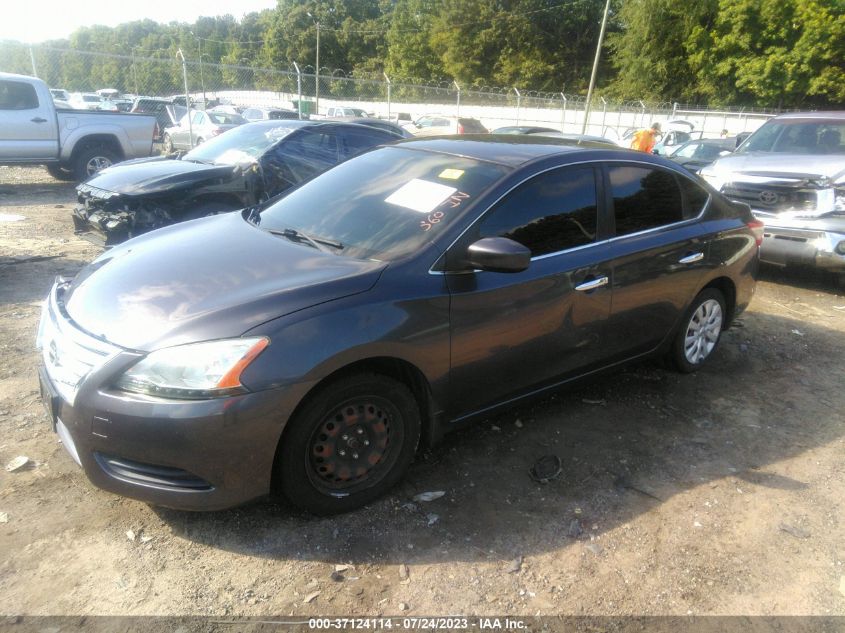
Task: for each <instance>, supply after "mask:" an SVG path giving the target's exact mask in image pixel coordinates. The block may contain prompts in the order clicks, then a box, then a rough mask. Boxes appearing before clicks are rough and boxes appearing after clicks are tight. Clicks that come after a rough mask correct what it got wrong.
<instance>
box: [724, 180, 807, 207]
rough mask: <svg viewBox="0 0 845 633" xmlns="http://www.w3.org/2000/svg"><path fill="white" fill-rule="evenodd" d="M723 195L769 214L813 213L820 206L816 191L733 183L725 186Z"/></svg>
mask: <svg viewBox="0 0 845 633" xmlns="http://www.w3.org/2000/svg"><path fill="white" fill-rule="evenodd" d="M722 193H723V194H725V195H726V196H727V197H728V198H730V199H731V200H736V201H737V202H744V203H746V204H748V205H749V206H751V208H752V209H756V210H760V211H765V212H769V213H780V212H782V211H813V210H814V209H816V207H817V206H818V195H817V193H816V190H814V189H800V188H797V187H789V186H784V185H764V184H757V183H748V182H731V183H728V184H727V185H725V187H724V189H723V190H722Z"/></svg>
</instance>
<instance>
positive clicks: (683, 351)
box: [672, 288, 727, 373]
mask: <svg viewBox="0 0 845 633" xmlns="http://www.w3.org/2000/svg"><path fill="white" fill-rule="evenodd" d="M726 315H727V311H726V310H725V298H724V296H723V295H722V293H721V292H720V291H718V290H716V289H715V288H706V289H705V290H703V291H701V292H700V293H699V294H698V296H697V297H696V298H695V300H693V302H692V305H690V307H689V309H688V310H687V312H686V314H685V315H684V319H683V321H682V323H683V326H682V327H681V329H680V330H679V331H678V335H677V337H676V338H675V342H674V344H673V346H672V360H673V361H674V363H675V366H676V367H677V368H678V369H679V370H680V371H682V372H684V373H691V372H694V371H697V370H698V369H700V368H701V367H702V366H703V365H704V363H705V362H706V361H707V359H708V358H710V356H711V355H712V354H713V351H714V350H715V349H716V347H717V346H718V344H719V339H720V338H721V336H722V330H723V328H724V327H725V318H726Z"/></svg>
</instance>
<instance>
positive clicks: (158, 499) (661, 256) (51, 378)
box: [38, 135, 762, 514]
mask: <svg viewBox="0 0 845 633" xmlns="http://www.w3.org/2000/svg"><path fill="white" fill-rule="evenodd" d="M502 138H503V137H498V139H497V138H495V137H490V136H489V135H486V136H475V137H466V138H465V139H464V140H459V139H458V138H439V139H431V140H411V141H404V142H400V143H398V144H396V145H392V146H388V147H382V148H378V149H375V150H371V151H369V152H367V153H365V154H363V155H361V156H358V157H356V158H353V159H351V160H349V161H346V162H345V163H342V164H340V165H339V166H337V167H335V168H333V169H330V170H329V171H327V172H326V173H324V174H322V175H321V176H318V177H317V178H315V179H313V180H311V181H309V182H307V183H305V184H303V185H301V186H299V187H298V188H296V189H294V190H292V191H291V192H290V193H288V194H287V195H286V196H285V197H284V198H282V199H281V200H279V201H278V202H276V203H275V204H272V205H271V206H269V207H267V208H265V209H263V210H261V209H256V208H253V209H247V210H245V211H243V212H242V213H235V214H228V215H221V216H216V217H209V218H202V219H198V220H195V221H193V222H185V223H181V224H177V225H175V226H171V227H166V228H164V229H161V230H160V231H156V232H154V233H151V234H149V235H146V236H142V237H140V238H137V239H134V240H130V241H129V242H126V243H125V244H123V245H120V246H118V247H116V248H114V249H112V250H110V251H108V252H106V253H104V254H103V255H102V256H100V257H99V258H98V259H97V260H95V261H94V262H93V263H92V264H90V265H89V266H87V267H86V268H84V269H83V270H82V271H81V272H80V273H79V274H78V275H77V276H76V278H75V279H73V280H67V281H65V280H59V281H58V282H57V283H56V284H55V285H54V287H53V288H52V290H51V291H50V294H49V296H48V298H47V301H46V302H45V305H44V311H43V315H42V318H41V323H40V327H39V333H38V345H39V347H40V349H41V352H42V365H41V368H40V377H41V389H42V393H43V397H44V400H45V403H46V404H47V407H48V409H49V411H50V421H51V424H52V426H53V428H54V429H55V430H56V432H57V433H58V434H59V436H60V437H61V438H62V440H63V444H64V446H65V448H66V449H67V450H68V451H69V452H70V454H71V456H72V457H73V459H74V460H75V461H76V462H77V463H78V464H79V465H80V466H81V467H82V468H83V469H84V471H85V473H86V474H87V476H88V477H89V478H90V480H91V481H92V482H93V483H94V484H95V485H97V486H100V487H101V488H104V489H106V490H110V491H112V492H115V493H118V494H122V495H126V496H129V497H134V498H137V499H142V500H145V501H148V502H151V503H155V504H161V505H166V506H172V507H177V508H186V509H197V510H207V509H213V508H226V507H230V506H233V505H236V504H240V503H244V502H246V501H249V500H250V499H254V498H257V497H262V496H264V495H266V494H268V493H269V492H270V491H271V490H273V489H276V490H280V491H281V492H282V493H283V494H284V495H285V496H286V497H287V498H288V499H289V500H290V501H291V502H293V503H294V504H296V505H298V506H300V507H302V508H306V509H308V510H310V511H312V512H314V513H319V514H329V513H335V512H342V511H346V510H350V509H353V508H357V507H360V506H361V505H363V504H366V503H368V502H370V501H372V500H373V499H375V498H377V497H378V496H379V495H382V494H383V493H384V492H385V491H387V490H388V489H389V488H390V487H391V486H392V485H393V484H395V483H396V482H397V481H398V480H399V479H400V478H401V477H402V475H403V473H404V472H405V471H406V470H407V468H408V466H409V465H410V463H411V461H412V460H413V458H414V454H415V453H416V450H417V447H418V446H420V445H423V444H424V445H430V444H432V443H434V442H435V441H436V440H437V439H438V438H439V437H440V436H441V435H442V434H443V433H445V432H447V431H449V430H451V429H454V428H457V427H458V426H460V425H461V424H464V423H466V422H470V421H472V420H474V419H478V418H484V417H487V416H489V415H491V414H492V413H493V412H495V411H497V410H499V409H500V408H502V407H506V406H510V405H512V404H513V403H515V402H519V401H522V400H523V399H525V398H531V397H536V396H538V395H542V394H545V393H548V392H549V391H550V390H552V389H555V388H558V387H560V386H561V385H564V384H566V383H569V382H570V381H572V380H574V379H576V378H579V377H583V376H587V375H590V374H593V373H594V372H596V371H598V370H601V369H605V368H608V367H612V366H617V365H619V364H620V363H623V362H628V361H635V360H638V359H642V358H645V357H648V356H653V355H666V356H668V357H669V358H670V359H671V360H672V362H673V363H674V364H675V366H676V367H677V368H678V369H679V370H680V371H682V372H692V371H695V370H697V369H699V368H701V367H702V366H703V365H704V364H705V363H706V362H707V360H708V359H709V358H710V357H711V356H712V355H713V354H714V353H715V351H716V349H717V345H718V343H719V337H720V335H721V333H722V331H723V330H724V329H725V328H726V327H728V325H729V324H730V323H731V321H732V320H733V319H734V318H735V317H736V315H738V314H739V313H740V312H742V311H743V310H744V309H745V307H746V306H747V305H748V303H749V301H750V300H751V297H752V294H753V291H754V283H755V282H754V279H755V274H756V270H757V259H758V247H759V243H760V240H761V237H762V236H761V232H760V224H759V223H758V222H756V221H755V220H754V218H753V217H752V216H751V213H750V212H749V210H748V207H746V206H744V205H738V204H734V203H731V202H729V201H727V200H726V199H725V198H724V197H722V196H721V195H720V194H718V193H716V192H715V191H713V190H712V189H710V188H708V187H706V185H703V184H702V183H701V182H700V181H698V180H696V179H693V177H691V175H690V174H689V173H688V172H686V171H685V170H683V169H682V168H681V167H679V166H677V165H675V164H673V163H671V162H669V161H666V160H664V159H661V158H658V157H653V156H649V155H646V154H643V153H640V152H631V151H629V150H612V149H607V148H605V147H603V146H601V145H598V144H596V145H593V146H590V145H589V144H585V143H583V142H582V143H580V144H578V145H574V146H573V145H569V144H567V143H566V142H565V141H561V140H557V139H543V138H533V139H519V138H517V137H515V138H514V139H513V141H510V142H509V141H504V140H501V139H502Z"/></svg>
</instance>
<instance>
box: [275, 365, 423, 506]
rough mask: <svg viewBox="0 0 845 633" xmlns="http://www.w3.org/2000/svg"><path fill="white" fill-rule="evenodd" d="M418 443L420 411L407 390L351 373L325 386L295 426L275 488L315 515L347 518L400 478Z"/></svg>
mask: <svg viewBox="0 0 845 633" xmlns="http://www.w3.org/2000/svg"><path fill="white" fill-rule="evenodd" d="M419 438H420V410H419V405H418V404H417V401H416V399H415V398H414V396H413V394H412V393H411V391H410V390H409V389H408V388H407V387H406V386H405V385H404V384H402V383H401V382H399V381H397V380H394V379H393V378H388V377H387V376H383V375H380V374H371V373H360V374H353V375H350V376H347V377H345V378H341V379H338V380H336V381H335V382H332V383H329V384H328V385H326V386H325V387H323V388H322V389H321V390H320V391H319V392H318V393H317V394H315V395H314V397H312V398H310V399H309V400H308V402H307V404H306V405H305V406H304V407H303V408H302V409H301V410H300V411H299V412H297V414H296V415H295V416H294V418H292V419H291V420H290V422H289V423H288V428H287V429H286V430H285V433H284V434H283V436H282V440H281V445H280V447H279V450H278V451H277V453H276V468H275V478H276V484H277V485H278V487H279V488H280V489H281V492H282V493H283V494H284V496H285V497H286V498H287V499H288V501H290V502H291V503H292V504H294V505H295V506H298V507H300V508H302V509H304V510H308V511H309V512H311V513H313V514H316V515H329V514H337V513H340V512H348V511H350V510H354V509H356V508H360V507H361V506H363V505H365V504H367V503H369V502H370V501H372V500H374V499H376V498H377V497H379V496H381V495H382V494H384V492H386V491H387V490H388V489H389V488H391V487H392V486H393V485H394V484H396V482H397V481H399V479H401V477H402V476H403V475H404V473H405V471H406V470H407V469H408V466H409V465H410V464H411V462H412V461H413V458H414V453H415V452H416V450H417V444H418V442H419Z"/></svg>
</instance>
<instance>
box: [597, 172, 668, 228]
mask: <svg viewBox="0 0 845 633" xmlns="http://www.w3.org/2000/svg"><path fill="white" fill-rule="evenodd" d="M608 173H609V175H610V188H611V192H612V194H613V209H614V215H615V217H616V234H617V235H627V234H629V233H636V232H638V231H645V230H647V229H653V228H655V227H658V226H662V225H664V224H672V223H673V222H680V221H681V220H682V219H683V202H682V199H681V190H680V189H679V188H678V183H677V182H676V180H675V177H674V176H673V175H672V174H670V173H669V172H666V171H663V170H660V169H651V168H647V167H633V166H628V165H622V166H618V167H610V168H609V169H608Z"/></svg>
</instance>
